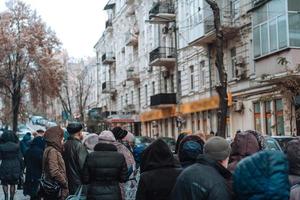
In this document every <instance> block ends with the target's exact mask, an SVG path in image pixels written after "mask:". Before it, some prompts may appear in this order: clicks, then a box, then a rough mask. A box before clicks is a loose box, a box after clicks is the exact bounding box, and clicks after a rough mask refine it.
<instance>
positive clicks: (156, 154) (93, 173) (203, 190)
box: [0, 122, 300, 200]
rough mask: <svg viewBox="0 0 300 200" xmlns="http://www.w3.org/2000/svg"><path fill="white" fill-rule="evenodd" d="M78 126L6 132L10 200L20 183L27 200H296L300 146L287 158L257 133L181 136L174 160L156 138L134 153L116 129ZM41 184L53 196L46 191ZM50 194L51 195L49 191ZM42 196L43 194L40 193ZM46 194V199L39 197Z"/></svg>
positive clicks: (0, 153)
mask: <svg viewBox="0 0 300 200" xmlns="http://www.w3.org/2000/svg"><path fill="white" fill-rule="evenodd" d="M82 130H83V126H82V124H81V123H78V122H74V123H69V124H68V126H67V131H68V134H69V137H68V138H67V139H66V140H65V139H64V135H65V133H64V131H63V129H62V128H61V127H59V126H56V127H51V128H49V129H47V130H46V131H45V132H44V131H42V130H38V131H37V132H36V133H35V134H34V138H33V139H31V135H25V136H24V138H23V140H22V141H21V142H19V140H18V138H17V136H16V135H15V134H14V133H13V132H12V131H7V132H5V133H3V135H2V136H1V141H0V159H1V160H2V162H1V165H0V180H1V184H2V187H3V191H4V194H5V197H4V198H5V200H8V199H10V200H13V199H14V194H15V191H16V185H17V184H18V183H19V182H20V178H21V177H23V176H24V173H25V182H24V188H23V193H24V195H29V196H30V198H31V199H32V200H38V199H45V200H54V199H56V200H57V199H59V200H64V199H71V196H72V195H73V197H77V196H76V195H78V197H79V196H80V195H82V196H83V197H85V198H86V199H88V200H135V199H136V200H231V199H233V200H234V199H237V200H248V199H249V200H251V199H255V200H300V139H294V140H292V141H290V142H289V143H288V145H287V150H286V152H285V153H282V152H279V151H268V150H264V141H263V140H264V137H262V135H261V134H260V133H258V132H256V131H244V132H242V131H241V132H238V133H236V135H235V138H234V140H233V142H232V143H229V142H228V141H227V140H225V139H224V138H221V137H218V136H211V137H210V138H206V137H205V136H204V135H201V134H200V135H199V134H184V133H183V134H180V135H179V136H178V139H177V143H176V149H175V154H174V153H173V152H172V151H171V150H170V148H169V146H168V145H167V144H166V143H165V142H164V141H163V140H162V139H160V138H158V139H156V140H155V141H154V142H152V143H151V144H150V145H149V146H147V145H146V144H140V145H135V144H134V135H133V134H131V133H130V132H128V131H126V130H125V129H123V128H121V127H115V128H113V129H112V130H106V131H102V132H101V133H99V134H88V135H87V136H85V137H84V135H83V132H82ZM41 180H44V181H45V182H47V183H49V184H48V189H49V188H50V186H51V187H52V186H53V185H54V186H56V188H58V189H57V190H55V192H53V190H51V191H50V189H49V191H50V192H49V191H46V192H47V193H45V188H44V187H45V186H43V185H41ZM54 186H53V187H54ZM43 188H44V189H43ZM45 194H47V195H45ZM77 199H79V198H77Z"/></svg>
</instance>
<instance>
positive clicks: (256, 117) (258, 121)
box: [253, 102, 261, 131]
mask: <svg viewBox="0 0 300 200" xmlns="http://www.w3.org/2000/svg"><path fill="white" fill-rule="evenodd" d="M253 107H254V123H255V124H254V128H255V130H257V131H261V117H260V103H259V102H257V103H254V105H253Z"/></svg>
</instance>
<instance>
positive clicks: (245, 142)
mask: <svg viewBox="0 0 300 200" xmlns="http://www.w3.org/2000/svg"><path fill="white" fill-rule="evenodd" d="M259 150H260V145H259V142H258V140H257V138H256V137H255V135H253V134H252V133H251V132H240V133H237V134H236V136H235V138H234V141H233V143H232V144H231V155H230V162H234V161H236V162H238V161H240V160H242V159H243V158H245V157H247V156H250V155H252V154H254V153H256V152H258V151H259Z"/></svg>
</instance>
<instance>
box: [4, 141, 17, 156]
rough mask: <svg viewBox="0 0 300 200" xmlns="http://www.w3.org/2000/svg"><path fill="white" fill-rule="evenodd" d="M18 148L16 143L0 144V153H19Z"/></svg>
mask: <svg viewBox="0 0 300 200" xmlns="http://www.w3.org/2000/svg"><path fill="white" fill-rule="evenodd" d="M19 149H20V146H19V144H18V143H14V142H6V143H4V144H0V151H2V152H3V153H4V154H5V153H12V152H13V153H16V152H19Z"/></svg>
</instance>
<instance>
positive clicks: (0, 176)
mask: <svg viewBox="0 0 300 200" xmlns="http://www.w3.org/2000/svg"><path fill="white" fill-rule="evenodd" d="M1 139H2V142H3V143H2V144H0V160H2V162H1V165H0V180H1V185H2V187H3V192H4V199H5V200H8V186H10V199H11V200H13V199H14V196H15V192H16V184H17V183H18V180H19V178H20V176H21V174H22V158H21V157H22V156H21V152H20V146H19V140H18V138H17V136H16V134H15V133H14V132H12V131H9V130H6V132H4V133H3V134H2V136H1Z"/></svg>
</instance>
